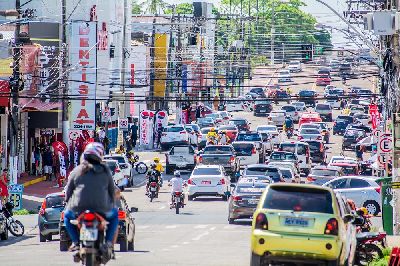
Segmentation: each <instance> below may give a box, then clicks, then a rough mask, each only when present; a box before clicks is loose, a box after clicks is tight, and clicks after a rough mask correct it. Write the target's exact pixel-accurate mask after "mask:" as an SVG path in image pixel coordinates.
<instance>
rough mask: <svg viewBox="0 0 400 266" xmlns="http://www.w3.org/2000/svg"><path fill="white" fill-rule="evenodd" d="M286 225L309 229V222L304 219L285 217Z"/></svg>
mask: <svg viewBox="0 0 400 266" xmlns="http://www.w3.org/2000/svg"><path fill="white" fill-rule="evenodd" d="M285 225H286V226H300V227H308V226H309V220H307V219H302V218H294V217H285Z"/></svg>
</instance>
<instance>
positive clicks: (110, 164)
mask: <svg viewBox="0 0 400 266" xmlns="http://www.w3.org/2000/svg"><path fill="white" fill-rule="evenodd" d="M106 164H107V166H108V167H109V168H110V170H111V172H115V169H117V164H116V163H115V162H110V161H106Z"/></svg>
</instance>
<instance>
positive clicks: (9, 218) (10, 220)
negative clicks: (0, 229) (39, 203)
mask: <svg viewBox="0 0 400 266" xmlns="http://www.w3.org/2000/svg"><path fill="white" fill-rule="evenodd" d="M13 209H14V204H12V203H11V202H7V203H6V204H4V206H3V208H2V212H3V215H4V216H5V218H6V222H7V229H8V230H9V231H10V233H11V234H12V235H13V236H22V235H23V234H24V232H25V228H24V225H23V224H22V223H21V222H20V221H18V220H16V219H14V217H13V211H12V210H13Z"/></svg>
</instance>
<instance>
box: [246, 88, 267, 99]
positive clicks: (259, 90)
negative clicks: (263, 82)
mask: <svg viewBox="0 0 400 266" xmlns="http://www.w3.org/2000/svg"><path fill="white" fill-rule="evenodd" d="M249 93H251V94H257V95H258V96H259V97H262V98H265V97H266V96H265V92H264V89H263V88H252V89H250V91H249Z"/></svg>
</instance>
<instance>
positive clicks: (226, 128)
mask: <svg viewBox="0 0 400 266" xmlns="http://www.w3.org/2000/svg"><path fill="white" fill-rule="evenodd" d="M218 130H237V127H235V126H233V125H231V126H220V127H219V128H218Z"/></svg>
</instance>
